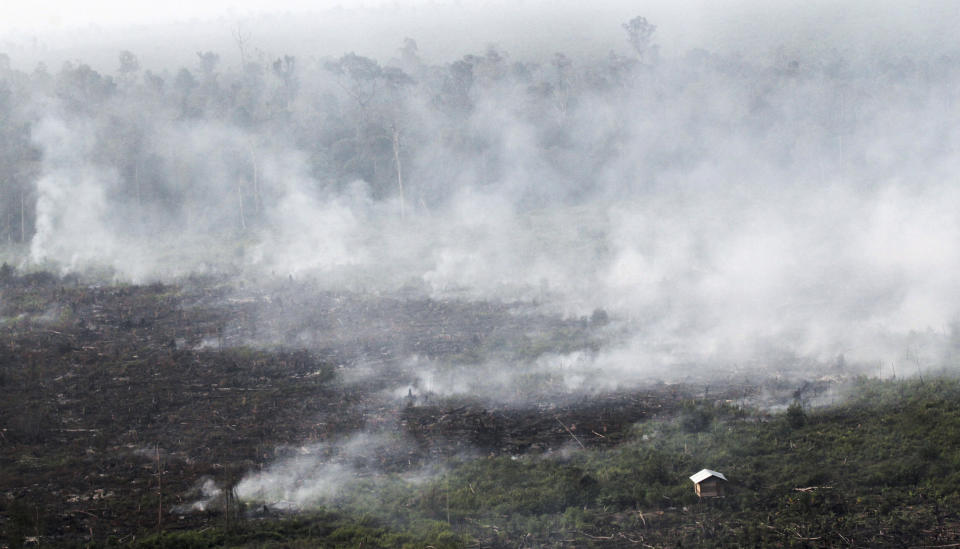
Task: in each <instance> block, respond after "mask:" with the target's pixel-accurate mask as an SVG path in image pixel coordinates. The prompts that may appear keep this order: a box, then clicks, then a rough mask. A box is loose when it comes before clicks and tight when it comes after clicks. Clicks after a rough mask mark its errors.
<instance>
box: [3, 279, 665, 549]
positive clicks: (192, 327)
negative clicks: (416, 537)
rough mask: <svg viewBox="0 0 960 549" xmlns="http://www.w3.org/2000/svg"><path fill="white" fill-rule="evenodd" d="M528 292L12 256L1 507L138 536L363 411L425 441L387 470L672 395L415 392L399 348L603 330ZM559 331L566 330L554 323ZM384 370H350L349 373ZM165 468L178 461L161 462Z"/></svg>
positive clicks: (50, 533) (625, 421)
mask: <svg viewBox="0 0 960 549" xmlns="http://www.w3.org/2000/svg"><path fill="white" fill-rule="evenodd" d="M528 309H529V307H527V306H524V305H503V304H494V303H486V302H481V303H466V302H456V301H450V302H448V301H438V300H433V299H430V298H427V297H422V296H421V297H413V298H410V297H404V298H401V297H395V296H391V297H373V296H360V295H357V294H348V293H331V292H317V291H310V292H307V291H304V287H303V286H297V285H294V284H293V283H292V282H291V283H289V284H282V285H278V286H277V287H276V288H274V289H273V290H272V291H269V292H268V291H264V290H258V291H247V292H244V291H241V290H238V289H237V288H236V287H234V286H232V285H230V284H229V283H227V282H226V281H223V280H220V279H199V278H195V279H189V280H185V281H184V282H183V283H182V284H180V285H176V286H171V285H163V284H154V285H146V286H130V285H110V286H97V285H90V284H85V283H81V282H80V281H79V280H77V279H74V278H69V279H61V278H58V277H55V276H53V275H49V274H46V273H37V274H30V275H24V276H18V275H16V274H15V273H12V272H10V271H9V270H7V271H5V272H4V277H3V294H2V300H0V317H2V318H3V319H4V320H3V325H2V329H0V338H2V341H0V387H2V390H3V392H4V394H5V398H4V399H3V401H2V403H0V425H2V429H3V430H2V431H0V434H2V438H0V442H2V447H0V459H2V467H0V471H2V473H0V494H2V496H3V497H2V500H0V504H2V505H3V512H2V514H0V520H2V521H4V523H8V524H9V522H10V521H11V518H10V515H11V511H10V509H12V508H22V507H23V506H26V508H27V509H28V510H29V513H30V514H31V515H32V516H33V519H32V520H31V524H32V525H33V528H35V529H36V530H37V532H40V533H41V535H43V536H44V537H47V538H48V539H52V540H60V541H78V540H79V541H84V540H87V541H89V540H101V541H102V540H103V539H106V537H107V536H114V537H116V538H118V539H125V540H130V539H133V537H134V536H136V535H137V534H142V533H144V532H147V531H151V530H152V529H156V528H157V526H158V514H157V507H158V505H162V507H163V509H164V510H163V511H162V512H161V514H160V521H159V522H160V527H161V528H164V529H170V528H192V527H196V526H199V525H201V524H202V523H204V521H206V520H209V517H208V516H205V515H202V514H194V515H190V514H186V515H182V516H172V515H170V514H169V512H168V510H169V508H171V507H173V506H175V505H181V504H184V503H189V501H188V498H189V496H188V494H190V492H191V490H192V489H193V487H194V486H195V484H196V483H197V482H198V480H199V479H203V478H211V479H215V480H216V481H217V482H218V483H220V484H222V485H227V486H229V485H232V484H233V483H235V482H236V481H237V480H238V479H239V477H240V476H241V475H243V474H244V473H245V472H247V471H255V470H258V469H260V468H263V467H264V466H266V465H267V464H269V463H270V462H271V461H272V460H273V459H275V458H276V457H277V456H278V455H280V454H282V453H283V448H285V447H289V446H297V445H301V444H305V443H310V442H313V441H325V440H336V439H337V438H339V437H343V436H346V435H348V434H350V433H354V432H358V431H361V430H364V429H379V428H390V429H399V430H400V432H402V433H404V437H405V438H406V439H408V440H409V441H411V444H410V448H411V450H408V451H406V452H404V453H403V455H397V454H392V453H386V454H382V455H380V456H378V457H377V456H375V459H377V460H379V463H378V464H377V465H378V466H379V467H380V468H382V469H384V470H403V469H405V468H410V467H414V466H417V465H423V464H424V463H426V462H428V461H429V460H432V459H435V458H437V457H443V456H450V455H455V454H460V453H464V452H476V453H478V454H481V455H488V454H503V453H506V454H513V453H522V452H526V451H540V452H542V451H546V450H549V449H551V448H557V447H560V446H562V445H564V444H570V443H573V441H574V440H575V441H577V442H578V443H581V444H584V445H591V446H596V445H604V444H615V443H616V442H617V441H618V440H619V438H620V437H621V436H622V434H623V433H624V432H625V430H627V429H628V428H629V426H630V425H632V424H633V423H634V422H636V421H638V420H639V419H642V418H644V417H647V416H649V415H650V414H655V413H658V411H662V410H663V409H664V407H665V406H666V407H671V406H674V405H675V403H676V401H677V400H676V398H675V396H676V395H674V396H671V397H670V398H667V399H664V398H662V396H656V395H653V394H633V393H630V394H627V393H622V394H609V395H603V396H602V397H601V398H599V399H598V398H591V399H580V400H576V399H569V398H567V399H563V398H560V397H558V398H557V399H556V400H554V401H550V400H544V401H542V402H540V403H538V404H537V403H535V404H533V405H531V406H516V405H502V404H497V403H491V402H487V401H483V400H478V399H468V400H464V399H444V398H439V397H437V398H435V399H434V400H433V401H429V400H428V401H425V402H424V401H421V402H412V401H411V400H410V399H406V398H401V399H395V398H388V397H385V396H384V394H383V391H384V389H386V388H391V387H396V386H398V385H401V384H402V383H403V382H404V376H405V375H407V373H406V372H405V370H404V366H403V364H402V363H401V360H400V359H401V358H403V357H405V356H408V355H410V354H417V355H421V356H425V357H430V358H432V359H442V360H448V361H451V362H455V363H467V364H469V362H470V361H471V360H475V359H476V358H477V357H479V356H481V355H486V354H490V353H493V352H494V351H495V350H496V349H502V348H504V347H506V346H511V347H512V348H514V349H516V348H521V347H523V348H524V350H523V351H522V352H524V353H527V354H531V353H536V352H538V351H537V346H538V345H539V346H541V347H542V346H543V343H542V342H538V341H537V340H538V338H539V339H549V338H557V339H558V340H561V341H562V342H563V346H566V347H568V348H569V347H572V346H575V345H579V346H581V347H583V348H589V347H590V346H592V345H596V342H595V340H594V339H593V338H592V336H591V332H590V327H591V323H590V321H589V320H586V319H573V320H569V319H566V320H565V319H562V318H559V317H551V316H545V315H540V314H536V313H533V312H531V311H530V310H528ZM557 334H559V335H557ZM355 365H363V366H364V367H365V368H366V369H367V371H368V372H372V373H368V374H365V375H364V376H362V377H361V378H360V379H359V380H354V381H350V382H344V381H343V379H341V378H342V377H347V376H341V375H340V374H341V373H343V372H345V371H348V370H350V369H351V368H353V367H355ZM158 468H159V470H160V471H161V472H162V475H159V476H158Z"/></svg>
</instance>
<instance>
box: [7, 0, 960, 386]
mask: <svg viewBox="0 0 960 549" xmlns="http://www.w3.org/2000/svg"><path fill="white" fill-rule="evenodd" d="M872 5H873V4H871V6H872ZM804 6H806V4H804ZM897 6H899V7H897V9H896V10H894V11H892V12H890V13H883V10H874V11H873V12H871V10H868V9H866V8H865V4H864V5H861V4H851V5H850V6H848V7H847V8H845V9H840V8H831V7H826V6H825V5H812V6H811V7H804V8H801V7H799V6H788V7H785V8H783V9H782V10H781V11H777V12H776V13H772V12H764V11H763V10H761V9H760V8H759V7H757V6H751V5H749V4H739V5H737V6H736V7H734V8H731V10H730V11H729V12H728V13H725V14H724V16H723V17H722V18H720V20H719V22H718V21H716V20H714V21H710V20H708V18H707V15H706V14H711V13H715V11H709V10H708V11H706V12H705V13H700V12H696V10H691V11H692V12H693V13H691V14H689V15H688V14H686V13H679V12H676V11H674V12H670V11H669V10H666V9H665V8H663V6H652V9H651V12H653V13H630V14H629V15H626V16H623V17H622V18H615V16H618V15H620V14H621V13H622V9H623V7H622V6H617V7H616V9H614V8H612V7H611V8H608V9H602V10H600V12H599V13H600V15H599V16H598V17H597V18H596V20H593V21H585V20H583V19H582V18H581V19H580V20H579V21H578V22H577V23H578V24H580V25H581V28H585V29H587V30H586V31H583V34H582V35H574V36H573V37H571V35H570V34H569V33H564V32H556V33H551V32H549V28H550V25H551V24H556V25H557V28H560V29H570V28H573V27H574V26H575V25H574V24H573V23H572V22H571V21H573V20H574V18H573V17H572V16H570V15H566V14H574V15H575V14H577V13H580V12H577V10H576V9H575V8H574V7H573V6H572V5H569V4H563V5H561V6H560V7H559V8H557V11H556V12H555V13H554V12H550V11H548V10H547V8H545V7H542V6H533V5H531V6H526V7H522V8H518V12H517V13H523V14H528V15H530V16H531V17H527V18H521V17H506V18H505V19H506V21H507V23H503V25H502V26H497V25H498V24H497V22H496V21H497V20H496V18H494V17H493V16H492V15H491V14H490V12H488V11H484V10H483V9H481V8H480V7H476V8H453V7H450V6H439V7H434V8H428V7H424V6H419V7H417V8H409V9H407V10H404V9H402V8H392V9H393V10H396V11H391V9H387V10H379V11H376V12H374V11H363V10H358V11H351V10H345V11H344V10H340V11H332V12H325V13H326V16H327V19H326V21H328V22H327V23H323V21H324V15H323V13H320V14H313V15H312V16H311V17H313V19H310V18H305V19H303V20H301V21H300V22H299V23H298V26H296V27H284V26H283V24H284V23H292V22H293V20H295V19H297V18H296V17H295V16H276V18H274V19H267V20H266V21H267V22H266V23H264V22H263V21H262V20H256V21H255V20H253V19H235V20H225V19H221V20H219V21H218V22H217V23H215V24H214V25H213V26H214V27H216V28H219V33H218V34H216V35H215V36H213V35H211V36H212V37H211V38H209V40H208V41H207V42H204V41H203V40H198V39H197V36H205V35H204V33H203V32H196V33H194V34H191V33H192V32H194V31H191V30H190V28H194V27H190V28H187V27H179V28H181V30H183V29H186V30H185V31H184V35H183V36H184V37H185V38H183V39H182V41H181V40H179V39H178V38H179V36H178V35H177V34H176V33H172V32H171V33H169V34H168V35H166V38H165V39H163V40H162V41H161V38H159V37H157V36H155V35H153V34H151V33H152V32H161V33H163V32H166V31H163V29H172V28H177V27H175V26H174V25H173V24H171V23H167V25H170V26H168V27H162V26H161V27H156V28H157V29H160V31H151V30H144V32H143V33H140V34H142V35H143V36H150V40H154V41H155V42H154V43H153V45H152V47H150V48H148V47H147V46H145V45H144V44H143V42H142V41H140V42H138V41H137V40H135V39H132V38H130V39H129V41H128V42H124V41H123V40H112V41H110V42H102V41H97V37H99V38H103V37H105V36H108V35H109V36H111V37H115V36H123V33H122V32H121V30H122V29H121V30H116V29H113V30H111V29H106V30H103V29H101V30H96V29H95V28H93V27H90V28H87V29H86V30H85V31H78V33H79V34H78V35H79V36H90V37H91V39H90V40H91V41H90V42H89V43H87V44H86V46H84V47H83V48H79V49H77V50H74V51H77V52H84V51H89V52H90V53H89V54H90V56H91V59H90V60H87V59H85V58H83V57H82V56H80V57H71V58H69V59H70V60H69V61H67V62H64V63H62V64H60V61H61V60H62V57H63V55H64V53H63V52H64V50H63V49H58V47H57V46H49V44H52V43H55V42H56V40H61V39H64V38H63V35H59V36H60V38H55V37H56V36H58V35H57V34H56V33H52V34H50V35H49V36H51V37H53V38H50V39H49V40H48V41H44V40H34V41H33V42H30V40H29V38H24V37H22V36H17V37H16V40H17V41H14V40H13V39H11V40H9V41H7V42H4V41H0V44H7V45H8V46H9V51H8V53H7V54H6V55H4V56H2V57H0V178H2V179H0V238H2V240H3V242H5V243H6V251H5V257H6V260H7V261H8V262H10V263H13V264H16V265H17V266H19V267H23V268H28V269H52V270H55V271H57V272H61V273H64V272H80V273H86V274H88V275H91V273H96V276H106V277H108V278H111V279H116V280H121V281H131V282H149V281H153V280H169V279H172V278H175V277H178V276H184V275H187V274H190V273H228V274H231V275H237V276H239V277H241V278H242V279H244V280H247V281H250V282H253V283H257V282H258V281H264V280H269V279H272V278H274V277H276V278H279V279H284V278H291V277H292V278H293V279H296V280H310V281H311V283H312V284H316V285H317V286H318V287H321V288H330V289H347V290H354V291H359V292H395V291H399V290H403V291H405V292H413V293H422V294H426V295H430V296H433V297H442V298H446V297H450V298H462V299H490V300H507V301H513V300H523V301H535V302H536V303H537V304H538V305H539V306H542V307H544V308H545V309H547V310H550V311H554V312H560V313H561V314H564V315H570V316H574V317H576V316H582V315H590V314H591V313H592V312H593V311H595V310H597V311H599V310H602V311H604V312H606V313H608V314H609V315H610V316H611V317H612V318H613V319H614V320H616V321H618V322H621V323H622V325H623V326H626V328H625V330H626V333H627V335H626V336H623V337H622V341H621V342H620V344H619V345H618V346H615V347H614V348H612V349H609V350H606V351H604V353H602V354H601V356H591V357H586V358H585V357H573V358H572V359H571V360H574V361H577V360H584V361H588V362H590V363H591V364H594V365H599V367H600V368H603V369H605V370H606V371H608V372H615V373H617V374H618V376H619V378H620V379H629V378H630V377H631V376H632V375H636V376H647V375H663V374H665V373H669V372H674V373H675V372H676V370H674V368H675V367H676V366H677V365H688V364H698V365H704V364H713V365H716V366H717V367H720V368H732V367H740V366H743V365H744V364H759V365H761V366H762V365H766V364H769V363H771V362H778V363H779V362H786V363H788V364H790V365H792V366H796V365H800V366H802V365H805V364H809V363H818V364H834V363H854V364H861V365H864V367H868V368H869V369H870V371H871V372H874V373H876V372H880V373H882V374H883V375H889V374H890V373H892V372H896V371H899V372H903V373H908V372H915V371H918V370H924V369H931V368H939V367H942V366H944V365H946V364H947V363H949V362H951V361H952V360H953V359H954V358H955V356H956V350H957V346H958V345H960V340H958V338H960V335H958V334H957V332H956V327H957V321H958V304H957V296H958V295H960V293H958V290H960V283H958V282H957V278H956V276H955V275H954V273H955V272H956V271H957V268H958V267H960V244H958V243H960V218H958V213H957V212H958V211H960V209H958V206H960V187H958V185H957V184H956V173H957V168H958V162H960V160H958V159H960V156H958V154H957V148H958V144H960V124H958V122H960V120H958V118H960V111H958V108H957V104H956V101H957V90H958V89H960V86H958V84H960V50H958V48H957V46H956V43H955V40H953V39H952V38H951V37H950V35H949V34H947V32H948V29H949V28H950V26H951V23H950V22H951V21H954V20H955V19H950V18H949V17H947V15H949V12H950V10H949V7H948V6H940V7H936V6H929V7H928V9H927V11H922V10H921V9H920V7H919V5H918V6H913V7H911V6H905V5H902V4H898V5H897ZM913 8H916V9H913ZM430 9H436V10H438V11H436V12H431V11H429V10H430ZM458 9H462V10H466V16H465V17H464V16H463V15H464V12H457V11H456V10H458ZM637 9H639V8H637ZM704 9H705V10H706V8H704ZM711 9H713V10H715V8H711ZM657 12H659V13H660V14H661V15H662V19H663V20H660V19H658V18H657V17H656V14H657ZM373 13H376V14H377V15H376V16H374V15H370V14H373ZM434 13H437V14H439V15H432V14H434ZM451 13H456V14H457V16H456V17H451V18H450V19H449V21H450V24H449V25H448V24H447V23H446V21H447V20H446V19H443V17H444V16H448V15H449V14H451ZM331 14H333V15H331ZM445 14H446V15H445ZM471 14H475V15H476V17H475V18H474V19H471V17H473V16H472V15H471ZM367 15H370V18H369V19H364V17H367ZM394 15H396V17H397V21H408V20H410V21H420V23H421V25H420V26H421V28H424V29H425V30H424V34H423V35H406V34H405V35H404V36H398V35H393V33H395V32H397V29H398V28H406V27H404V25H400V24H395V25H391V24H390V23H389V22H390V21H391V17H394ZM533 16H537V18H534V17H533ZM635 17H639V18H636V19H635ZM685 17H689V20H690V21H692V22H693V23H692V24H693V26H694V27H695V29H696V32H695V31H691V30H689V29H688V28H687V27H685V24H684V18H685ZM954 17H955V16H954ZM338 18H340V19H338ZM405 18H406V19H405ZM732 19H735V21H734V20H732ZM331 20H332V21H334V22H337V21H351V22H353V24H354V26H352V27H345V28H349V29H363V28H364V27H363V26H362V25H361V22H367V23H369V24H370V25H369V27H366V28H367V32H366V33H364V32H358V33H355V34H354V35H353V36H352V37H348V38H344V37H341V36H338V35H330V36H329V41H328V42H325V40H326V39H325V38H324V36H326V35H323V33H316V34H315V35H314V37H313V38H312V39H308V37H309V35H310V34H309V32H308V31H309V29H307V28H306V27H308V26H309V24H310V21H320V22H321V23H318V24H320V25H321V26H322V24H327V25H335V23H330V22H329V21H331ZM464 21H468V22H469V21H476V22H477V25H476V26H477V29H475V34H476V35H479V34H480V33H481V31H482V30H484V29H490V31H489V32H490V35H489V36H484V37H479V38H473V40H475V41H478V42H474V43H473V44H470V45H471V46H472V49H458V48H459V45H458V44H459V42H458V41H457V40H454V39H453V38H451V33H450V31H449V29H451V28H454V29H456V28H460V27H457V25H461V24H463V22H464ZM427 23H429V24H427ZM541 23H542V24H541ZM561 23H562V24H561ZM193 24H194V25H195V28H198V29H206V28H212V27H205V26H203V25H202V24H200V23H197V22H194V23H193ZM601 24H605V25H606V26H605V27H603V28H597V27H598V26H599V25H601ZM724 24H726V26H724ZM430 25H433V26H434V27H435V28H440V29H448V30H447V31H440V32H437V33H436V34H433V33H432V31H430V30H429V26H430ZM544 27H546V28H547V29H548V30H547V31H544V30H543V29H544ZM288 28H289V29H291V30H290V32H289V33H287V34H288V35H289V37H291V38H288V39H287V41H286V42H285V41H283V40H279V39H276V38H277V37H278V36H280V35H284V34H285V33H286V30H287V29H288ZM410 28H412V27H410ZM371 29H372V30H371ZM378 29H379V30H378ZM383 29H389V30H390V32H380V31H382V30H383ZM71 32H72V31H71ZM378 32H380V33H379V34H378ZM527 32H529V35H530V37H531V38H530V44H529V46H530V47H524V37H525V36H526V35H525V34H524V33H527ZM84 33H89V34H84ZM111 33H114V34H111ZM317 34H318V35H319V37H318V36H317ZM344 34H349V33H344ZM11 36H13V35H12V34H11ZM358 37H360V38H362V39H363V41H364V42H365V43H369V44H367V45H364V46H363V47H361V45H358V44H357V39H358ZM662 37H666V39H667V43H666V44H664V43H662V42H661V38H662ZM718 37H719V38H718ZM751 37H752V38H751ZM301 38H303V39H302V40H301ZM388 38H389V40H388ZM274 39H276V40H274ZM551 39H552V40H555V41H554V42H551V41H550V40H551ZM21 40H26V42H23V41H21ZM351 40H353V41H351ZM738 40H740V41H742V42H739V41H738ZM779 40H782V41H779ZM181 42H182V43H183V44H191V45H190V46H187V47H181ZM464 42H469V40H465V41H464ZM161 43H162V44H163V45H162V46H160V45H159V44H161ZM24 44H27V45H24ZM30 44H33V45H30ZM43 44H48V45H43ZM107 44H109V45H107ZM194 44H197V45H196V47H193V45H194ZM207 44H210V46H209V47H208V45H207ZM331 44H344V45H345V46H346V48H347V49H332V48H333V46H331ZM486 44H489V45H486ZM703 44H713V45H714V46H716V49H710V48H708V47H703V46H702V45H703ZM508 45H516V47H517V49H515V50H514V49H511V47H509V46H508ZM87 46H89V47H90V49H89V50H85V47H87ZM137 46H140V47H142V48H144V49H145V50H148V51H139V49H138V47H137ZM286 46H289V48H290V49H289V50H287V51H285V50H284V49H282V48H283V47H286ZM108 50H109V54H108V55H105V54H104V52H106V51H108ZM305 50H309V51H305ZM351 50H353V51H355V52H356V53H353V52H351ZM427 50H429V51H427ZM45 55H47V56H48V57H49V58H48V59H45V58H44V56H45ZM106 59H110V61H106ZM171 60H173V61H171ZM91 276H94V275H91Z"/></svg>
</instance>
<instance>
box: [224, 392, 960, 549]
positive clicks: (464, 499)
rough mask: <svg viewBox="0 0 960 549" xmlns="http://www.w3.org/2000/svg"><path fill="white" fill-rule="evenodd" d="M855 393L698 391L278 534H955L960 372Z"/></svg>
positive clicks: (853, 540) (626, 539)
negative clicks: (757, 395) (798, 398)
mask: <svg viewBox="0 0 960 549" xmlns="http://www.w3.org/2000/svg"><path fill="white" fill-rule="evenodd" d="M846 393H847V395H846V398H845V399H844V400H843V403H842V404H839V405H836V406H833V407H829V408H822V409H813V410H811V409H805V408H803V406H802V405H801V404H799V403H798V404H796V405H795V407H796V408H797V409H793V408H791V409H790V411H787V412H784V413H781V414H774V415H770V414H765V413H760V412H746V413H745V412H744V411H743V410H738V409H735V408H732V407H729V406H717V405H715V404H714V403H705V402H689V403H688V404H687V406H686V407H685V408H684V409H683V411H682V412H680V414H679V415H678V416H677V417H675V418H660V419H655V420H650V421H647V422H644V423H641V424H638V425H637V427H636V429H635V434H634V436H633V438H632V440H631V441H629V442H627V443H625V444H622V445H620V446H618V447H616V448H613V449H604V450H581V449H577V448H574V447H571V448H568V449H563V450H562V451H555V452H553V453H547V454H542V455H537V456H532V455H528V456H497V457H488V458H480V459H474V460H465V461H463V462H460V463H457V464H453V465H452V466H451V468H450V469H449V470H448V471H447V473H446V474H444V475H442V476H440V477H438V478H436V479H435V480H433V481H431V482H428V483H426V484H423V485H419V486H417V487H416V488H412V489H408V490H384V491H382V492H380V497H379V499H377V500H376V501H372V500H366V501H364V502H363V504H362V506H357V505H356V502H355V504H353V505H351V504H349V503H347V504H345V508H349V509H350V513H353V514H354V515H356V516H359V514H360V513H364V514H365V516H367V517H368V518H367V519H365V520H367V521H369V520H372V519H370V518H369V517H375V520H376V521H378V522H376V524H379V525H380V526H378V527H373V526H371V524H373V523H370V522H364V521H360V522H358V523H356V524H354V525H352V526H340V527H338V529H336V530H330V529H327V530H324V531H320V530H317V529H316V527H314V528H315V529H314V530H312V531H311V530H307V529H306V526H303V525H304V524H307V523H309V519H299V522H297V524H300V525H301V526H299V527H298V528H300V529H299V530H297V529H296V528H294V529H293V530H286V531H284V532H281V535H282V536H284V539H285V540H286V541H285V542H284V544H285V545H283V546H286V547H298V546H308V545H309V543H307V542H306V541H303V543H307V545H298V543H300V542H298V541H295V540H298V539H299V540H303V539H307V540H311V542H310V543H314V544H315V545H314V546H318V547H337V546H341V545H338V544H343V546H348V545H349V544H351V543H353V544H354V545H353V546H356V543H359V542H360V541H363V543H364V547H368V546H372V547H381V546H383V547H403V546H405V544H411V543H413V544H414V545H416V543H424V544H429V545H433V546H435V547H442V546H462V545H480V546H493V547H498V546H523V547H556V546H608V545H613V546H617V545H619V544H622V545H632V544H633V543H634V542H636V543H647V544H652V545H654V546H659V545H670V546H673V545H676V546H681V545H686V546H763V545H778V546H814V547H816V546H848V545H849V546H905V545H910V544H918V543H927V542H934V541H935V542H938V543H947V542H955V540H957V539H958V537H960V517H958V515H957V512H956V509H958V508H960V473H958V472H957V471H958V465H960V399H958V398H957V397H958V396H960V383H958V382H957V381H955V380H953V379H946V378H941V379H936V380H927V381H926V382H920V381H878V380H869V379H860V380H857V381H855V382H854V383H852V384H851V385H850V386H849V387H848V388H847V389H846ZM798 417H799V418H801V419H802V420H798ZM690 418H693V419H690ZM691 423H693V425H692V426H691ZM704 467H708V468H711V469H716V470H719V471H722V472H724V473H725V474H726V476H727V478H728V479H729V482H728V483H727V485H726V494H727V495H726V497H725V498H721V499H709V500H708V499H703V500H701V499H699V498H698V497H697V496H696V495H695V493H694V491H693V486H692V483H691V482H690V480H689V479H688V477H689V475H691V474H692V473H695V472H696V471H698V470H699V469H701V468H704ZM411 490H412V492H411ZM267 524H269V523H264V525H263V526H257V528H263V529H265V528H267ZM285 528H286V527H285ZM351 528H352V529H351ZM371 528H372V529H371ZM391 529H392V530H391ZM391 531H392V532H394V533H392V534H391V533H389V532H391ZM396 532H400V533H396ZM251 535H252V534H251ZM291 536H292V537H291ZM291 540H294V541H291ZM364 540H365V541H364ZM468 540H472V541H470V542H469V543H468ZM223 541H224V543H223V544H224V545H230V544H231V543H236V545H237V546H240V547H253V546H257V547H274V546H281V545H274V544H272V543H273V542H272V541H270V540H262V541H260V540H258V541H256V544H254V542H253V541H248V540H235V541H234V542H229V543H227V542H228V540H226V539H224V540H223ZM428 541H429V542H428ZM277 543H279V542H277ZM444 544H446V545H444ZM214 545H217V543H214Z"/></svg>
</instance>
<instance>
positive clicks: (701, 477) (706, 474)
mask: <svg viewBox="0 0 960 549" xmlns="http://www.w3.org/2000/svg"><path fill="white" fill-rule="evenodd" d="M710 477H718V478H722V479H723V480H727V477H725V476H723V473H718V472H716V471H712V470H710V469H703V470H702V471H700V472H699V473H697V474H695V475H693V476H691V477H690V480H692V481H693V483H694V484H700V483H701V482H703V481H705V480H707V479H708V478H710Z"/></svg>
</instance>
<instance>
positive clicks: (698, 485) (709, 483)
mask: <svg viewBox="0 0 960 549" xmlns="http://www.w3.org/2000/svg"><path fill="white" fill-rule="evenodd" d="M690 480H692V481H693V486H694V488H695V489H696V491H697V495H698V496H700V497H702V498H722V497H723V483H725V482H727V477H725V476H723V473H718V472H716V471H711V470H710V469H704V470H702V471H700V472H699V473H697V474H695V475H693V476H691V477H690Z"/></svg>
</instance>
